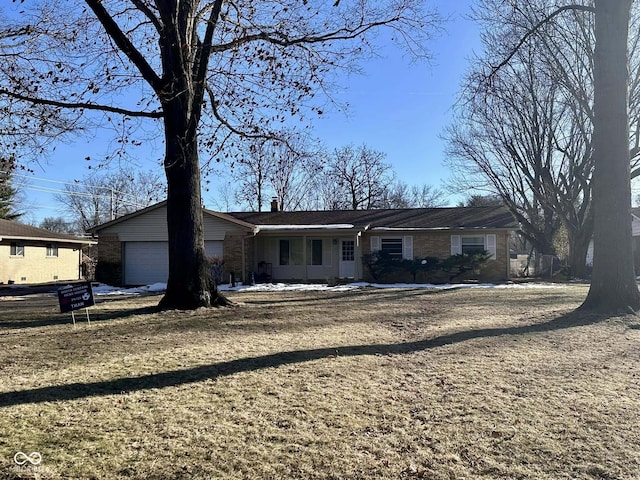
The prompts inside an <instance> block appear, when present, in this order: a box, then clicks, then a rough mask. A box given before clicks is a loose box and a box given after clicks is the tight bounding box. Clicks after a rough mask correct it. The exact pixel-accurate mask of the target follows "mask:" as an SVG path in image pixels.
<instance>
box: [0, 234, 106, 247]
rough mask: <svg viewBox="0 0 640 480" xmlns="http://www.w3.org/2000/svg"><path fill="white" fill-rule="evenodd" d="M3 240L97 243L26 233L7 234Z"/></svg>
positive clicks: (1, 238) (1, 239)
mask: <svg viewBox="0 0 640 480" xmlns="http://www.w3.org/2000/svg"><path fill="white" fill-rule="evenodd" d="M3 240H32V241H38V242H57V243H79V244H81V245H95V244H96V243H98V242H96V241H95V240H84V239H77V240H74V239H68V238H51V237H26V236H24V235H19V236H17V235H5V236H3V237H0V241H3Z"/></svg>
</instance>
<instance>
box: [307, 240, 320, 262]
mask: <svg viewBox="0 0 640 480" xmlns="http://www.w3.org/2000/svg"><path fill="white" fill-rule="evenodd" d="M307 265H322V240H319V239H311V240H307Z"/></svg>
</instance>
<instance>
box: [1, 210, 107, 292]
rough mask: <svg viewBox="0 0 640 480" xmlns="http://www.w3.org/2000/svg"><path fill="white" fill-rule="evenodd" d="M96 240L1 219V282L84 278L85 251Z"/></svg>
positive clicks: (36, 281)
mask: <svg viewBox="0 0 640 480" xmlns="http://www.w3.org/2000/svg"><path fill="white" fill-rule="evenodd" d="M95 243H96V242H95V241H93V240H87V239H86V238H78V237H74V236H71V235H65V234H62V233H55V232H51V231H49V230H44V229H42V228H36V227H31V226H29V225H23V224H21V223H18V222H14V221H10V220H3V219H0V283H5V284H6V283H15V284H27V283H29V284H33V283H47V282H56V281H63V280H78V279H80V278H82V268H81V264H82V248H83V247H86V246H88V245H95Z"/></svg>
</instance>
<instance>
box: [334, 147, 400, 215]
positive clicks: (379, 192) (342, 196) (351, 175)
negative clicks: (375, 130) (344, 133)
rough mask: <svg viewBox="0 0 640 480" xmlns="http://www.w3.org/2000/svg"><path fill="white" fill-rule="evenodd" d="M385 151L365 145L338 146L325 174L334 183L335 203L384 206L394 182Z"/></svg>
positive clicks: (361, 207) (367, 207)
mask: <svg viewBox="0 0 640 480" xmlns="http://www.w3.org/2000/svg"><path fill="white" fill-rule="evenodd" d="M384 158H385V154H384V153H382V152H378V151H376V150H373V149H371V148H369V147H367V146H366V145H361V146H360V147H354V146H353V145H349V146H346V147H342V148H337V149H335V150H334V151H333V152H332V153H331V154H330V155H329V156H328V158H327V165H326V169H327V170H326V176H327V179H328V181H329V182H330V183H332V184H333V185H335V191H334V192H333V193H334V194H335V195H336V196H337V197H338V198H336V199H335V202H336V204H335V205H336V206H337V207H338V209H340V210H342V209H345V210H370V209H373V208H381V207H382V206H383V205H384V201H385V197H386V193H387V188H388V186H389V185H390V184H391V183H392V182H393V181H394V175H393V170H392V169H391V165H389V164H387V163H385V162H384Z"/></svg>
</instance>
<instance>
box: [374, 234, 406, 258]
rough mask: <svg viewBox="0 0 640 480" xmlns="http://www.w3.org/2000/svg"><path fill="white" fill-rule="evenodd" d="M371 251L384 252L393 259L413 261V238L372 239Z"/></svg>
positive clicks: (376, 237) (375, 237)
mask: <svg viewBox="0 0 640 480" xmlns="http://www.w3.org/2000/svg"><path fill="white" fill-rule="evenodd" d="M371 251H372V252H384V253H386V254H387V255H389V256H390V257H392V258H404V259H408V260H412V259H413V237H412V236H411V235H406V236H404V237H378V236H374V237H371Z"/></svg>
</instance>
